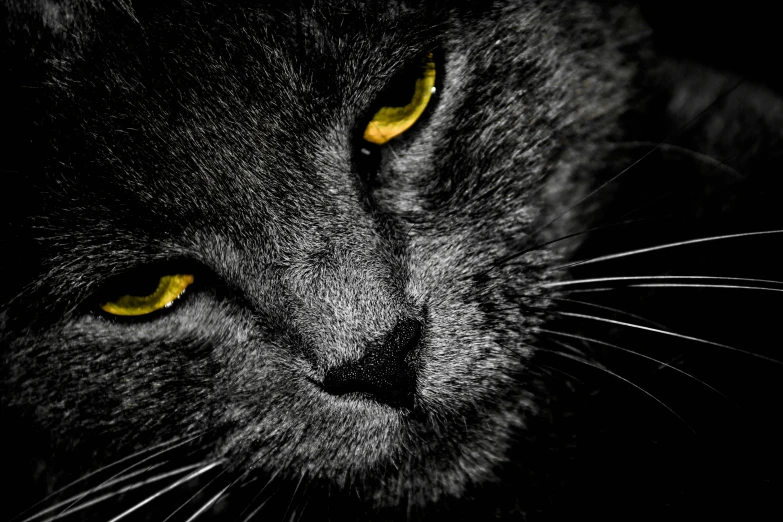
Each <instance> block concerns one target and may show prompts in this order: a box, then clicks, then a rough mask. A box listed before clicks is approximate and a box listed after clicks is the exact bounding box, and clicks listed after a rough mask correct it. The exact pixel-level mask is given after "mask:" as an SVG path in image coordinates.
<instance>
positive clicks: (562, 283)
mask: <svg viewBox="0 0 783 522" xmlns="http://www.w3.org/2000/svg"><path fill="white" fill-rule="evenodd" d="M647 280H664V281H687V280H714V281H737V282H745V283H764V284H776V285H783V281H775V280H774V279H753V278H748V277H723V276H693V275H654V276H619V277H592V278H586V279H571V280H568V281H553V282H551V283H543V284H541V285H539V286H540V287H543V288H554V287H559V286H571V285H578V284H587V283H606V282H613V281H647Z"/></svg>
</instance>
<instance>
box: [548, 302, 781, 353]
mask: <svg viewBox="0 0 783 522" xmlns="http://www.w3.org/2000/svg"><path fill="white" fill-rule="evenodd" d="M557 313H558V314H560V315H564V316H568V317H575V318H578V319H587V320H589V321H599V322H603V323H609V324H614V325H617V326H625V327H628V328H635V329H637V330H644V331H647V332H653V333H658V334H661V335H666V336H669V337H674V338H676V339H682V340H684V341H693V342H697V343H701V344H706V345H709V346H716V347H718V348H723V349H724V350H730V351H733V352H737V353H741V354H744V355H747V356H749V357H755V358H757V359H761V360H764V361H768V362H772V363H775V364H779V365H783V361H778V360H777V359H773V358H771V357H766V356H764V355H761V354H758V353H753V352H749V351H747V350H742V349H741V348H735V347H734V346H729V345H727V344H721V343H716V342H715V341H708V340H707V339H701V338H699V337H691V336H689V335H683V334H680V333H677V332H667V331H666V330H659V329H658V328H650V327H649V326H643V325H640V324H634V323H626V322H623V321H616V320H614V319H607V318H605V317H597V316H594V315H586V314H575V313H572V312H557Z"/></svg>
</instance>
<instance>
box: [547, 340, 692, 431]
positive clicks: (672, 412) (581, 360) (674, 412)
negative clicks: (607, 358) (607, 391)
mask: <svg viewBox="0 0 783 522" xmlns="http://www.w3.org/2000/svg"><path fill="white" fill-rule="evenodd" d="M549 340H550V341H551V342H554V343H555V344H557V345H559V346H563V347H567V346H568V345H567V344H566V343H561V342H559V341H555V340H554V339H549ZM570 348H571V349H573V350H575V349H576V348H574V347H570ZM543 350H544V351H546V352H547V353H551V354H554V355H559V356H561V357H565V358H567V359H571V360H573V361H576V362H578V363H581V364H585V365H587V366H590V367H591V368H595V369H596V370H600V371H602V372H604V373H606V374H608V375H611V376H612V377H614V378H616V379H619V380H621V381H623V382H624V383H626V384H628V385H630V386H632V387H634V388H635V389H637V390H639V391H640V392H642V393H643V394H645V395H647V396H648V397H650V398H651V399H652V400H654V401H655V402H657V403H658V404H660V405H661V406H662V407H663V408H665V409H666V410H668V411H669V412H670V413H671V414H672V415H674V416H675V417H677V418H678V419H679V420H680V422H682V423H683V424H684V425H685V426H687V427H688V429H689V430H690V431H691V432H692V433H693V434H694V435H695V434H696V430H694V429H693V427H691V425H690V424H688V423H687V422H686V421H685V419H683V418H682V417H681V416H680V415H679V414H678V413H677V412H676V411H674V410H673V409H672V408H671V407H670V406H669V405H667V404H666V403H665V402H663V401H662V400H661V399H659V398H658V397H656V396H655V395H653V394H652V393H650V392H649V391H647V390H645V389H644V388H642V387H641V386H639V385H638V384H636V383H635V382H633V381H631V380H629V379H626V378H625V377H623V376H622V375H619V374H617V373H615V372H613V371H611V370H609V369H607V368H604V367H603V366H600V365H598V364H595V363H591V362H589V361H586V360H584V359H580V358H579V357H575V356H573V355H569V354H567V353H563V352H558V351H555V350H550V349H543Z"/></svg>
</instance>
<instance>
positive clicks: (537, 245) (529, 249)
mask: <svg viewBox="0 0 783 522" xmlns="http://www.w3.org/2000/svg"><path fill="white" fill-rule="evenodd" d="M648 220H649V219H648V218H639V219H631V220H626V221H619V222H615V223H610V224H608V225H599V226H595V227H591V228H588V229H585V230H580V231H579V232H573V233H571V234H566V235H564V236H560V237H558V238H555V239H551V240H549V241H545V242H543V243H535V244H534V245H532V246H530V247H527V248H523V249H522V250H520V251H519V252H514V253H513V254H508V255H506V256H503V257H501V258H500V259H497V260H496V261H494V262H493V263H492V265H491V266H490V267H489V268H487V269H486V270H484V271H483V272H479V273H478V274H475V275H473V274H471V277H473V278H482V277H485V276H486V275H487V274H489V273H490V272H492V271H493V270H495V269H497V268H498V267H501V266H504V265H506V264H507V263H509V262H511V261H513V260H514V259H517V258H520V257H523V256H525V255H526V254H529V253H530V252H534V251H536V250H540V249H542V248H544V247H547V246H550V245H554V244H556V243H559V242H561V241H567V240H569V239H573V238H575V237H579V236H581V235H584V234H589V233H591V232H598V231H599V230H606V229H610V228H615V227H620V226H625V225H632V224H636V223H639V222H642V221H648Z"/></svg>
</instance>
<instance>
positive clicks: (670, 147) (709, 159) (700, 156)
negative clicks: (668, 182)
mask: <svg viewBox="0 0 783 522" xmlns="http://www.w3.org/2000/svg"><path fill="white" fill-rule="evenodd" d="M609 145H610V146H611V145H614V146H615V147H617V148H620V147H653V146H655V142H653V141H615V142H612V143H610V144H609ZM658 148H659V149H660V150H663V151H673V152H681V153H684V154H685V155H687V156H690V157H691V158H693V159H695V160H697V161H700V162H702V163H705V164H707V165H709V166H710V167H712V169H710V170H711V171H712V170H715V169H724V170H726V171H728V172H730V173H731V174H733V175H734V176H736V177H738V178H742V179H745V178H747V176H745V175H744V174H742V173H741V172H739V171H738V170H737V169H735V168H734V167H732V166H731V165H728V164H727V163H726V162H727V161H729V160H730V159H731V158H733V157H734V156H731V157H730V158H727V159H724V160H720V159H718V158H715V157H713V156H710V155H709V154H705V153H704V152H699V151H696V150H693V149H689V148H687V147H683V146H682V145H676V144H674V143H660V144H659V145H658Z"/></svg>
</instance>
